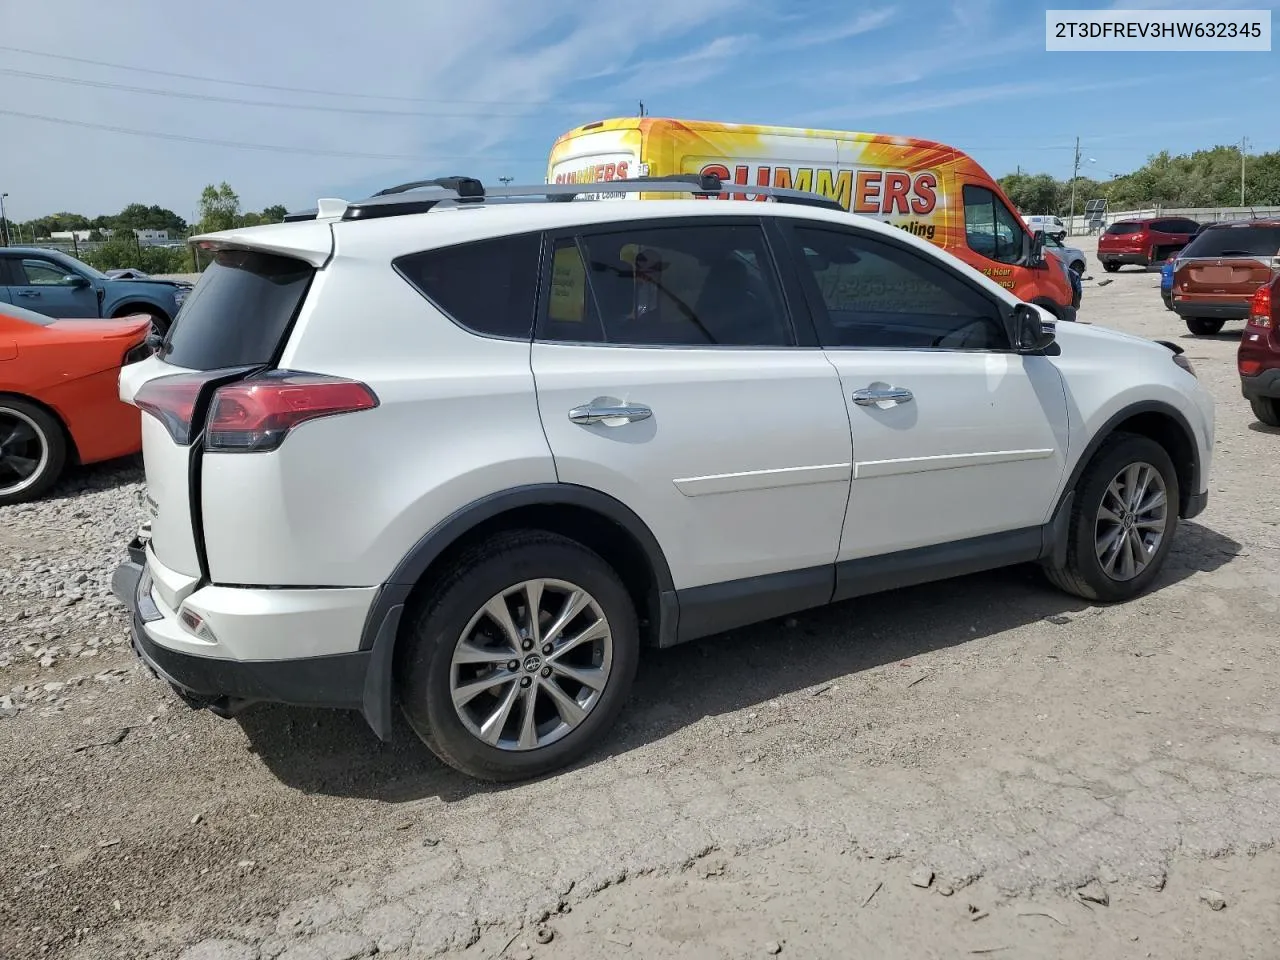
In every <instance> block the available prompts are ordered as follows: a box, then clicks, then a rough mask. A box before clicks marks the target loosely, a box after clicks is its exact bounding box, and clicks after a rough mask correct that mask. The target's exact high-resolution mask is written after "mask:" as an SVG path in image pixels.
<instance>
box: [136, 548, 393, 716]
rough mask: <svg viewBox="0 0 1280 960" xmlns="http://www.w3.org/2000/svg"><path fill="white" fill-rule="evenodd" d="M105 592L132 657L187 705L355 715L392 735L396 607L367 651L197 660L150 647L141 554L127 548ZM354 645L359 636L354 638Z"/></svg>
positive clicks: (149, 603)
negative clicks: (125, 613) (123, 617)
mask: <svg viewBox="0 0 1280 960" xmlns="http://www.w3.org/2000/svg"><path fill="white" fill-rule="evenodd" d="M111 589H112V593H113V594H114V595H115V596H116V598H117V599H118V600H120V602H121V603H123V604H124V605H125V606H126V607H127V608H128V609H129V612H130V634H131V639H132V645H133V651H134V653H136V654H137V656H138V658H139V659H140V660H141V661H142V662H143V663H144V664H145V665H146V666H147V668H148V669H149V670H150V671H151V672H152V673H153V674H154V675H155V676H156V677H158V678H159V679H161V680H163V681H165V682H166V683H168V684H169V685H170V686H172V687H173V688H174V690H175V691H176V692H177V694H178V695H179V696H180V697H181V698H182V699H183V700H185V701H186V702H187V703H188V704H190V705H191V706H193V707H196V708H204V709H208V710H210V711H212V712H213V713H215V714H217V715H218V716H222V717H232V716H235V715H236V714H238V713H239V712H240V711H242V710H244V709H245V708H246V707H249V706H252V705H253V704H257V703H280V704H288V705H291V706H298V707H332V708H337V709H348V710H357V711H359V712H360V713H362V714H363V715H364V717H365V720H366V721H367V722H368V723H369V726H370V727H371V728H372V729H373V732H374V733H375V734H376V735H377V736H378V737H379V738H381V739H383V740H388V739H390V735H391V701H392V697H391V654H392V649H393V647H394V642H395V632H396V629H397V627H398V625H399V617H400V612H401V609H402V608H401V607H396V608H395V609H394V610H393V611H391V612H390V613H389V614H388V617H387V621H388V622H386V623H384V624H383V629H382V630H379V631H378V636H377V639H376V640H375V643H374V645H373V647H372V648H371V649H368V650H358V651H354V652H351V653H341V654H331V655H327V656H314V657H298V658H292V659H282V660H230V659H223V658H217V657H203V656H196V655H193V654H190V653H186V652H183V651H179V650H174V649H172V648H170V647H167V646H165V645H164V644H162V643H159V642H157V640H156V638H155V637H154V636H152V634H151V632H150V631H148V624H152V623H157V622H158V621H161V620H163V619H164V618H165V613H164V612H163V611H162V610H161V609H160V608H159V606H158V605H157V604H156V602H155V600H154V599H153V597H152V596H151V578H150V575H149V572H148V569H147V557H146V551H145V548H144V547H143V546H142V544H141V543H140V542H139V541H138V540H136V539H135V540H134V541H133V542H132V543H131V544H130V545H129V559H128V560H127V561H125V562H124V563H122V564H120V566H119V567H117V568H116V570H115V573H114V574H113V575H112V579H111ZM356 639H357V640H358V638H356Z"/></svg>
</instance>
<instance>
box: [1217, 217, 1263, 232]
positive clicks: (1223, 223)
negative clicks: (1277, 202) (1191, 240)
mask: <svg viewBox="0 0 1280 960" xmlns="http://www.w3.org/2000/svg"><path fill="white" fill-rule="evenodd" d="M1218 227H1235V228H1241V227H1280V218H1278V217H1254V218H1252V219H1249V220H1219V221H1217V222H1216V223H1206V224H1205V225H1204V229H1206V230H1216V229H1217V228H1218Z"/></svg>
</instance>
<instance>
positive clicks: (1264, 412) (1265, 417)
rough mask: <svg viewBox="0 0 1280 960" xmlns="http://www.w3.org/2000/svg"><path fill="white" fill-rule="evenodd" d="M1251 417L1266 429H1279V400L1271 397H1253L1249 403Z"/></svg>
mask: <svg viewBox="0 0 1280 960" xmlns="http://www.w3.org/2000/svg"><path fill="white" fill-rule="evenodd" d="M1249 406H1250V407H1252V408H1253V415H1254V416H1255V417H1257V418H1258V419H1259V420H1260V421H1261V422H1262V423H1265V424H1266V425H1267V426H1268V427H1280V400H1276V399H1275V398H1273V397H1254V398H1252V399H1251V400H1250V401H1249Z"/></svg>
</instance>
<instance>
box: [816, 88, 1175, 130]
mask: <svg viewBox="0 0 1280 960" xmlns="http://www.w3.org/2000/svg"><path fill="white" fill-rule="evenodd" d="M1152 80H1153V78H1149V77H1127V78H1124V79H1117V80H1105V81H1099V82H1097V83H1084V84H1071V85H1064V84H1062V83H1060V82H1058V81H1054V80H1038V81H1027V82H1015V83H996V84H990V85H986V86H976V87H961V88H958V89H947V90H938V91H932V92H929V93H919V94H911V95H907V96H902V97H896V98H893V99H890V100H883V99H881V100H875V101H872V102H868V103H851V104H848V105H846V106H842V107H836V108H832V109H827V110H820V111H815V112H813V113H810V114H806V115H805V116H803V117H801V118H799V120H800V121H801V122H803V123H805V124H815V125H817V124H825V123H831V122H837V121H843V122H846V123H848V122H855V123H856V122H859V121H861V120H864V119H868V118H872V117H894V116H898V115H900V114H904V113H924V112H926V111H929V110H943V109H946V108H948V107H962V106H970V105H972V104H975V103H984V102H987V101H991V100H1010V99H1014V98H1026V97H1032V96H1043V95H1050V96H1058V95H1065V94H1068V93H1072V94H1076V93H1093V92H1098V91H1103V90H1117V89H1122V88H1124V87H1136V86H1142V85H1145V84H1147V83H1151V82H1152ZM849 129H862V127H851V128H849Z"/></svg>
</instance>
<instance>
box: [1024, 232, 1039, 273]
mask: <svg viewBox="0 0 1280 960" xmlns="http://www.w3.org/2000/svg"><path fill="white" fill-rule="evenodd" d="M1022 262H1023V264H1024V265H1025V266H1028V267H1042V266H1044V234H1042V233H1041V232H1040V231H1039V230H1037V231H1036V232H1035V233H1024V234H1023V235H1022Z"/></svg>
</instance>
